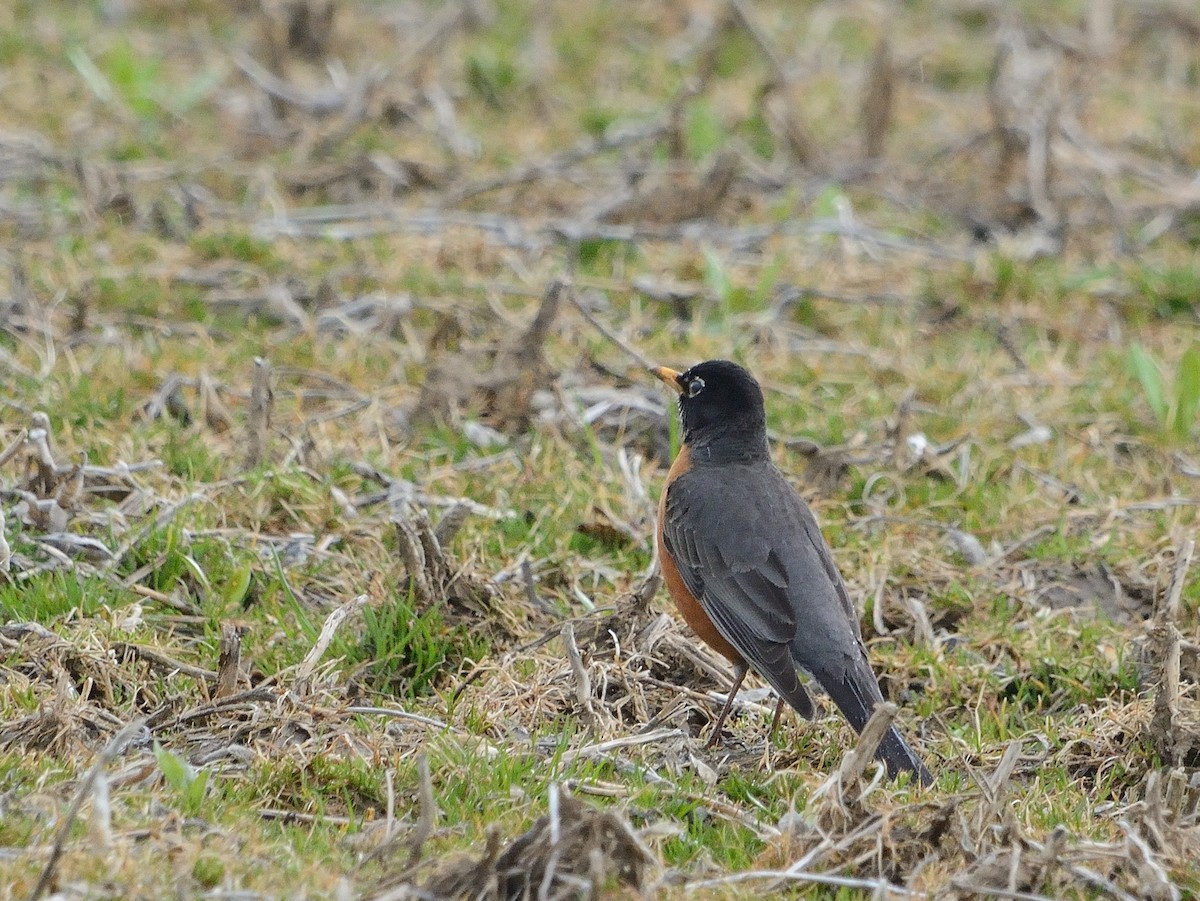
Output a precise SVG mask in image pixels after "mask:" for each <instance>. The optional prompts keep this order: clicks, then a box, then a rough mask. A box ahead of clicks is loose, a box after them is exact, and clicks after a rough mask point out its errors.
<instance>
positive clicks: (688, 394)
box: [651, 360, 769, 462]
mask: <svg viewBox="0 0 1200 901" xmlns="http://www.w3.org/2000/svg"><path fill="white" fill-rule="evenodd" d="M651 371H652V372H653V373H654V374H655V375H656V376H658V377H659V378H660V379H662V380H663V381H664V382H666V383H667V384H668V385H670V386H671V387H672V388H674V389H675V390H676V391H677V392H678V393H679V419H680V421H681V422H682V423H683V440H684V443H685V444H686V445H687V446H688V447H689V448H690V449H691V452H692V458H693V460H696V461H697V462H700V461H701V460H712V461H713V462H727V461H731V460H758V459H765V458H767V457H768V456H769V452H768V450H767V416H766V411H765V410H764V408H763V393H762V389H761V388H759V387H758V382H756V381H755V380H754V376H752V375H751V374H750V373H749V372H747V371H746V370H745V369H743V368H742V367H741V366H739V365H737V363H731V362H730V361H729V360H709V361H707V362H705V363H697V364H696V365H695V366H693V367H692V368H691V369H688V370H686V371H684V372H676V371H675V370H673V369H667V368H666V367H665V366H664V367H660V368H658V369H653V370H651Z"/></svg>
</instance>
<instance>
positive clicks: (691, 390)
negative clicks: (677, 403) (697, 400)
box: [688, 377, 704, 397]
mask: <svg viewBox="0 0 1200 901" xmlns="http://www.w3.org/2000/svg"><path fill="white" fill-rule="evenodd" d="M703 390H704V379H702V378H699V377H697V378H694V379H692V380H691V381H690V382H688V397H695V396H696V395H697V394H699V393H700V392H701V391H703Z"/></svg>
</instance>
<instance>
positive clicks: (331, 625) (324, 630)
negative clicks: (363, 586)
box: [294, 594, 367, 697]
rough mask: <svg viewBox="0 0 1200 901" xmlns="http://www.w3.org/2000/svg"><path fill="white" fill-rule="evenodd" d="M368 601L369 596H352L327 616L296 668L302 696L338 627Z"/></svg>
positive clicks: (298, 692) (306, 692)
mask: <svg viewBox="0 0 1200 901" xmlns="http://www.w3.org/2000/svg"><path fill="white" fill-rule="evenodd" d="M366 603H367V596H366V595H365V594H360V595H359V596H358V597H356V598H352V599H351V600H349V601H346V603H344V604H342V605H341V606H340V607H338V608H336V609H335V610H332V611H331V612H330V614H329V615H328V616H327V617H325V622H324V624H323V625H322V626H321V633H320V635H318V636H317V641H316V644H314V645H313V646H312V647H311V648H309V651H308V653H307V654H305V655H304V659H303V660H301V661H300V667H299V669H297V670H296V680H295V683H294V686H295V689H294V690H295V692H296V694H298V695H300V696H301V697H303V696H304V695H306V694H308V690H309V687H310V686H309V679H310V677H311V676H312V673H313V670H314V669H316V666H317V663H318V662H320V660H321V657H322V656H323V655H324V654H325V652H326V651H327V650H328V649H329V645H330V644H331V643H332V642H333V636H334V635H336V634H337V630H338V628H339V627H340V626H341V625H342V623H343V622H345V621H346V618H347V617H348V616H350V614H351V613H357V612H358V611H359V610H361V609H362V608H363V607H364V606H366Z"/></svg>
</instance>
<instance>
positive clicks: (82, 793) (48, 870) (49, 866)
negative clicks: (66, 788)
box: [29, 717, 146, 901]
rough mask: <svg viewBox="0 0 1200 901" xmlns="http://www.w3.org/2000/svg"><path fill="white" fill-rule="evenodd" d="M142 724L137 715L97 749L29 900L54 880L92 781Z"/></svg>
mask: <svg viewBox="0 0 1200 901" xmlns="http://www.w3.org/2000/svg"><path fill="white" fill-rule="evenodd" d="M145 727H146V720H145V718H144V717H139V718H138V719H136V720H134V721H133V722H131V723H129V724H128V725H126V726H125V727H124V728H123V729H121V731H120V732H118V733H117V734H116V735H114V736H113V737H112V738H110V739H109V740H108V744H107V745H105V746H104V750H103V751H101V752H100V756H99V757H98V758H97V759H96V762H95V763H94V764H92V768H91V769H90V770H88V772H87V775H86V776H84V778H83V782H81V783H80V785H79V788H78V789H76V791H75V797H74V799H73V800H72V801H71V806H70V807H69V808H67V813H66V816H64V817H63V821H62V825H61V826H60V827H59V829H58V835H57V836H56V837H55V839H54V845H53V847H52V848H51V849H50V859H49V860H47V861H46V866H45V867H44V868H43V869H42V875H41V876H40V877H38V881H37V885H35V886H34V887H33V891H32V892H30V893H29V901H38V899H39V898H41V897H42V895H44V894H45V893H46V890H47V889H48V888H49V887H50V883H51V882H52V881H53V880H54V874H55V872H56V871H57V870H58V862H59V860H60V859H61V858H62V853H63V848H65V847H66V844H67V838H68V836H70V834H71V827H72V826H74V825H75V819H76V818H77V817H78V816H79V810H80V808H82V807H83V802H84V801H85V800H86V799H87V797H88V795H90V794H91V792H92V786H93V785H94V784H95V782H96V780H97V778H99V776H100V772H101V771H102V770H103V769H104V768H105V767H106V766H108V764H109V763H110V762H111V761H112V760H113V758H115V757H116V756H117V755H118V754H120V753H121V752H122V751H124V750H125V749H126V748H127V747H128V746H129V742H130V741H131V740H132V739H133V737H134V736H135V735H137V733H138V732H139V731H140V730H142V729H144V728H145Z"/></svg>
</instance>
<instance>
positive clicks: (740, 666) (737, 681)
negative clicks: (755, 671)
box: [704, 663, 750, 748]
mask: <svg viewBox="0 0 1200 901" xmlns="http://www.w3.org/2000/svg"><path fill="white" fill-rule="evenodd" d="M749 670H750V667H749V666H748V665H747V664H745V663H737V664H734V667H733V687H732V688H731V689H729V696H728V697H727V698H725V706H724V707H722V708H721V713H720V714H719V715H718V716H717V722H716V724H715V725H714V726H713V730H712V735H710V736H709V737H708V741H707V742H705V743H704V746H705V747H706V748H711V747H712V746H713V745H715V744H716V743H717V739H718V738H720V737H721V727H722V726H723V725H725V717H727V716H729V708H730V707H732V706H733V699H734V698H735V697H736V696H737V693H738V691H739V690H740V689H741V687H742V680H743V679H745V678H746V673H747V672H749Z"/></svg>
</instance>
